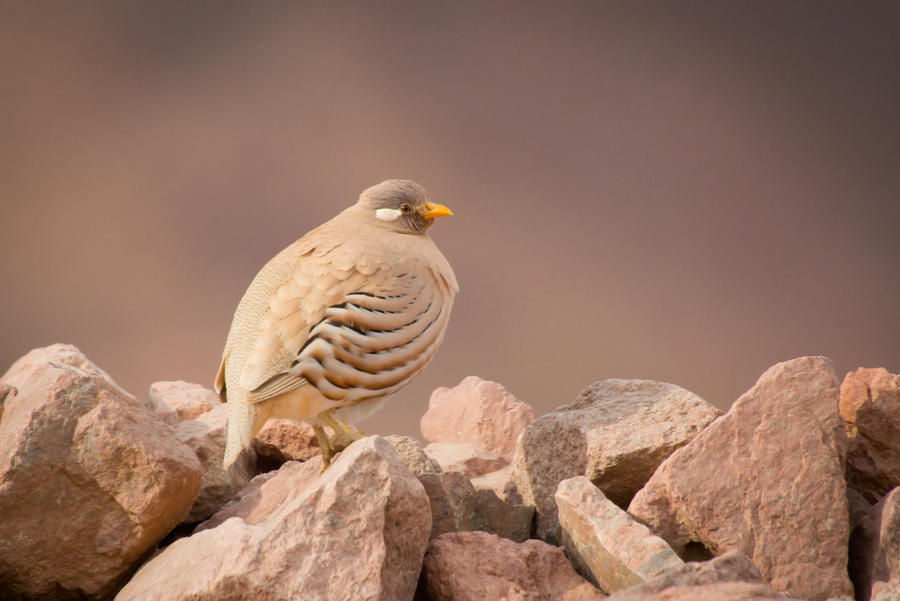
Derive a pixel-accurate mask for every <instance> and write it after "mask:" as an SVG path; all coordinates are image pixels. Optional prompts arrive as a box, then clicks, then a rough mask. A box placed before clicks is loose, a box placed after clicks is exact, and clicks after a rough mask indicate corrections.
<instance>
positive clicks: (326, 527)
mask: <svg viewBox="0 0 900 601" xmlns="http://www.w3.org/2000/svg"><path fill="white" fill-rule="evenodd" d="M316 463H317V462H312V461H310V462H306V463H303V464H296V463H288V464H285V466H283V467H282V468H281V469H280V470H279V471H278V472H277V473H274V475H272V476H271V477H270V478H267V479H265V480H263V481H262V482H263V484H262V485H260V486H258V491H257V493H258V494H259V500H260V502H263V501H265V505H266V507H265V509H260V508H258V505H259V503H257V504H256V505H253V504H252V503H250V502H247V503H246V504H245V506H244V509H242V510H240V511H238V512H236V513H234V514H233V516H232V517H231V518H230V519H226V520H225V521H223V522H221V523H219V525H217V526H215V527H214V528H209V529H205V530H200V531H199V532H197V533H196V534H194V535H193V536H191V537H189V538H183V539H180V540H178V541H176V542H175V543H173V544H172V545H170V546H169V547H167V548H166V549H165V550H164V551H163V552H162V553H160V554H159V555H158V556H156V557H155V558H153V559H151V560H150V561H149V562H147V563H146V564H145V565H144V566H143V567H141V569H140V570H139V571H138V572H137V574H136V575H135V576H134V578H133V579H132V580H131V582H129V584H128V585H127V586H126V587H125V588H124V589H122V590H121V591H120V592H119V594H118V595H117V597H116V599H117V600H119V601H124V600H135V601H137V600H144V599H160V600H162V599H165V600H173V601H177V600H182V599H185V600H186V599H191V600H192V601H203V600H207V599H208V600H216V601H228V600H232V599H234V600H237V599H259V600H261V601H274V600H280V599H285V600H287V599H291V600H293V599H304V600H305V601H306V600H315V599H322V600H334V599H358V600H369V599H373V600H374V599H378V600H383V601H394V600H397V601H402V600H411V599H412V598H413V594H414V592H415V589H416V584H417V582H418V577H419V570H420V567H421V565H422V558H423V554H424V552H425V547H426V544H427V542H428V532H429V530H430V528H431V516H430V515H429V512H428V511H423V510H422V509H423V507H426V506H427V499H426V497H425V492H424V491H423V490H422V485H421V484H420V483H419V482H418V480H416V478H415V477H414V476H413V475H412V474H410V472H409V471H408V470H407V469H406V467H405V466H404V465H403V463H402V462H401V461H400V459H399V457H398V456H397V454H396V453H395V452H394V450H393V449H392V448H391V447H390V445H389V444H388V443H387V442H386V441H385V440H384V439H382V438H380V437H377V436H372V437H368V438H365V439H363V440H359V441H357V442H355V443H353V444H352V445H351V446H350V447H348V448H347V449H346V450H345V451H344V452H342V453H341V454H340V455H339V456H338V458H337V459H336V460H335V461H334V463H332V464H331V466H330V467H329V468H328V469H327V470H326V471H325V472H324V473H323V474H322V475H320V476H314V475H313V472H317V470H318V467H317V465H316ZM251 486H252V484H251ZM231 509H232V510H234V507H232V508H231ZM185 566H191V568H190V569H185Z"/></svg>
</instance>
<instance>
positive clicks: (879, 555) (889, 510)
mask: <svg viewBox="0 0 900 601" xmlns="http://www.w3.org/2000/svg"><path fill="white" fill-rule="evenodd" d="M849 570H850V577H851V579H852V580H853V583H854V586H855V589H856V591H855V592H856V597H857V599H868V598H869V597H870V596H871V595H872V591H873V590H874V589H875V588H878V587H883V586H884V585H885V583H887V582H888V581H889V580H890V579H891V577H900V488H895V489H894V490H892V491H891V492H889V493H888V494H887V495H885V496H884V498H883V499H881V501H880V502H879V503H878V504H877V505H875V507H873V508H872V509H871V510H870V512H869V514H868V515H867V516H866V517H865V518H863V519H862V520H861V521H860V524H859V526H857V527H856V528H855V529H854V530H853V532H852V534H851V536H850V565H849ZM879 583H880V584H879ZM876 585H877V586H876Z"/></svg>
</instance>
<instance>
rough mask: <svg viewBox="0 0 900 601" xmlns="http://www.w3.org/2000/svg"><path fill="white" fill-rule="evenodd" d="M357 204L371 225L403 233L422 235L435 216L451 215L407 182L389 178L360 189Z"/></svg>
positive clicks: (412, 183) (415, 185) (415, 184)
mask: <svg viewBox="0 0 900 601" xmlns="http://www.w3.org/2000/svg"><path fill="white" fill-rule="evenodd" d="M358 205H359V206H360V208H362V210H363V211H364V212H365V213H366V214H367V217H368V218H370V219H372V221H373V222H374V223H376V224H378V225H380V226H381V227H386V228H389V229H391V230H393V231H396V232H401V233H405V234H421V233H424V232H425V230H427V229H428V228H429V227H431V225H432V224H433V223H434V220H435V218H436V217H443V216H445V215H452V214H453V212H452V211H451V210H450V209H448V208H447V207H445V206H444V205H440V204H437V203H434V202H431V201H430V200H428V193H427V192H426V191H425V188H423V187H422V186H420V185H419V184H417V183H416V182H413V181H410V180H408V179H389V180H386V181H383V182H381V183H380V184H375V185H374V186H372V187H371V188H368V189H366V190H363V193H362V194H360V196H359V203H358Z"/></svg>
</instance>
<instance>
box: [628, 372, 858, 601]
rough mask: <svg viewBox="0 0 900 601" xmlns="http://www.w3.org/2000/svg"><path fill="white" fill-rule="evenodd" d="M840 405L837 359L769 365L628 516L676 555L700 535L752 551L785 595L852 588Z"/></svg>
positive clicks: (666, 466)
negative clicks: (647, 528)
mask: <svg viewBox="0 0 900 601" xmlns="http://www.w3.org/2000/svg"><path fill="white" fill-rule="evenodd" d="M837 403H838V382H837V379H836V378H835V375H834V370H833V368H832V364H831V361H830V360H828V359H827V358H825V357H802V358H800V359H794V360H792V361H787V362H784V363H779V364H777V365H775V366H773V367H771V368H769V370H768V371H766V372H765V373H764V374H763V375H762V376H761V377H760V378H759V380H758V381H757V383H756V385H755V386H754V387H753V388H751V389H750V390H749V391H747V392H746V393H745V394H743V395H742V396H741V397H740V398H739V399H738V400H737V401H735V403H734V405H733V406H732V407H731V410H730V411H729V412H728V413H727V414H726V415H724V416H722V417H721V418H719V419H718V420H716V421H715V422H713V423H712V424H711V425H710V426H709V427H707V428H706V429H705V430H703V432H701V433H700V434H699V435H698V436H697V437H696V438H695V439H694V440H693V441H692V442H691V443H690V444H688V445H687V446H685V447H683V448H681V449H679V450H678V451H676V452H675V453H674V454H673V455H672V456H671V457H669V458H668V459H667V460H666V461H665V462H664V463H663V464H662V465H661V466H660V467H659V469H657V471H656V473H655V474H654V475H653V477H652V478H651V479H650V481H649V482H647V485H646V486H645V487H644V488H643V489H642V490H641V491H640V492H639V493H638V494H637V496H635V498H634V500H633V501H632V503H631V506H630V507H629V509H628V512H629V513H630V514H632V515H633V516H635V517H636V518H637V519H639V520H640V521H642V522H644V523H645V524H647V525H648V526H649V527H650V529H651V530H652V531H653V532H655V533H656V534H657V535H659V536H662V537H663V538H664V539H666V540H667V541H668V542H669V544H670V545H672V547H673V548H674V549H675V550H676V551H680V550H681V549H683V548H684V547H685V545H686V544H687V543H688V542H690V541H694V542H699V543H702V544H703V545H704V546H706V547H707V548H708V549H709V550H710V551H712V553H713V554H721V553H723V552H725V551H728V550H731V549H737V550H740V551H742V552H743V553H746V554H747V555H748V556H750V557H751V558H752V559H753V561H754V563H756V565H757V566H758V567H759V569H760V571H761V573H762V575H763V578H764V579H765V580H766V581H767V582H768V583H769V584H770V585H771V586H772V587H773V588H775V589H777V590H779V591H787V592H790V593H791V594H792V595H795V596H797V597H803V598H808V599H810V600H811V601H820V600H822V599H827V598H828V597H829V596H837V595H849V594H851V591H852V589H851V586H850V581H849V579H848V577H847V537H848V534H849V532H848V529H849V527H848V522H849V516H848V506H847V505H848V502H847V493H846V485H845V484H844V480H843V460H844V454H845V452H846V447H847V439H846V435H845V433H844V428H843V420H842V419H841V417H840V415H839V414H838V408H837Z"/></svg>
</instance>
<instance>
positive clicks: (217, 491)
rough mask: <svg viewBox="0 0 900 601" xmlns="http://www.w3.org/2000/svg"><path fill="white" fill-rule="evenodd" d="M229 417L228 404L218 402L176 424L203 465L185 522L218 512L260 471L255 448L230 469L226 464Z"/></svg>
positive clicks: (180, 435)
mask: <svg viewBox="0 0 900 601" xmlns="http://www.w3.org/2000/svg"><path fill="white" fill-rule="evenodd" d="M227 418H228V407H227V406H225V405H224V404H222V403H217V404H216V405H215V406H214V407H213V408H212V409H210V410H209V411H207V412H205V413H201V414H200V415H198V416H197V417H196V418H194V419H186V420H184V421H182V422H180V423H178V424H177V425H176V426H175V436H177V437H178V440H180V441H181V442H183V443H184V444H186V445H187V446H188V447H190V448H191V450H192V451H194V453H196V455H197V459H199V460H200V465H201V466H202V468H203V476H202V478H201V480H200V493H199V494H198V495H197V500H196V501H195V502H194V506H193V507H191V511H190V513H189V514H188V515H187V517H186V518H185V519H184V521H185V522H188V523H193V522H199V521H200V520H205V519H206V518H208V517H209V516H211V515H212V514H214V513H215V512H217V511H218V510H219V509H221V507H222V506H223V505H225V503H227V502H228V501H230V500H231V498H232V497H234V495H236V494H237V493H238V492H239V491H240V490H241V489H242V488H244V487H245V486H247V483H248V482H250V479H251V478H252V477H253V476H254V475H255V474H256V455H255V453H253V451H248V452H245V453H243V454H241V456H240V457H238V459H237V461H235V462H234V463H233V464H232V465H231V467H230V468H228V469H227V470H226V469H225V468H223V467H222V454H223V453H224V452H225V424H226V421H227Z"/></svg>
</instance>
